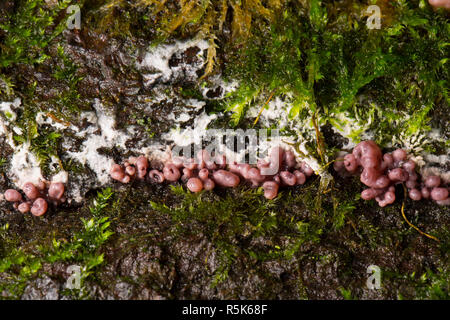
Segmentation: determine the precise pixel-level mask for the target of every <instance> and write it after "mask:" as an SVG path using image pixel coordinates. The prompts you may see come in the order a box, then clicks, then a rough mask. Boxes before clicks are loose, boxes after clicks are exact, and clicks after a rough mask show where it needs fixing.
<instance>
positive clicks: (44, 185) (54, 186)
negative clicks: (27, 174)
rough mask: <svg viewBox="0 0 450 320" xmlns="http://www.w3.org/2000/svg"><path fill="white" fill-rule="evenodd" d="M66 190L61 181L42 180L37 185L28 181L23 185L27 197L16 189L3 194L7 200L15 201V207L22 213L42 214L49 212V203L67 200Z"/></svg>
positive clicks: (55, 203)
mask: <svg viewBox="0 0 450 320" xmlns="http://www.w3.org/2000/svg"><path fill="white" fill-rule="evenodd" d="M64 191H65V187H64V184H63V183H61V182H49V181H40V182H39V183H38V184H37V185H34V184H33V183H31V182H26V183H25V184H24V185H23V186H22V192H23V193H24V195H25V197H23V196H22V194H21V193H20V192H19V191H17V190H15V189H8V190H6V191H5V193H4V195H3V196H4V198H5V200H6V201H9V202H13V206H14V208H15V209H17V210H19V211H20V212H21V213H28V212H31V214H32V215H34V216H42V215H43V214H45V213H46V212H47V210H48V205H49V203H52V204H54V205H58V204H60V203H63V202H65V201H66V199H65V197H64Z"/></svg>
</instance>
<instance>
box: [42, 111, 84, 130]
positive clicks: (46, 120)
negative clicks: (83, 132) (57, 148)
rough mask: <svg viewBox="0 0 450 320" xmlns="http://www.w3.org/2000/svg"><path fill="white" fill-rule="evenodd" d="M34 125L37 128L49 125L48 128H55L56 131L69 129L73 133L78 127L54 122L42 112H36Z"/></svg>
mask: <svg viewBox="0 0 450 320" xmlns="http://www.w3.org/2000/svg"><path fill="white" fill-rule="evenodd" d="M36 123H37V124H38V125H39V126H43V125H49V126H51V127H53V128H55V129H56V130H65V129H71V130H73V131H78V127H76V126H74V125H72V124H66V123H61V122H57V121H54V120H53V119H52V118H51V117H49V116H48V115H47V114H45V113H44V112H38V113H37V115H36Z"/></svg>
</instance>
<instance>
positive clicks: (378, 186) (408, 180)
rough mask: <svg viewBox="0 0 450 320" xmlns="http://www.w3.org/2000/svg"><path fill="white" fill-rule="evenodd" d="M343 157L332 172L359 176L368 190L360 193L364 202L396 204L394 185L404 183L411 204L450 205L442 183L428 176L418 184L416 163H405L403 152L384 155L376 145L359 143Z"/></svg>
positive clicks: (399, 150)
mask: <svg viewBox="0 0 450 320" xmlns="http://www.w3.org/2000/svg"><path fill="white" fill-rule="evenodd" d="M342 157H343V161H342V160H341V161H336V162H337V163H335V165H333V167H334V169H335V170H336V171H337V172H338V173H343V172H344V170H345V171H346V172H347V173H350V174H360V175H361V176H360V180H361V182H362V183H363V184H365V185H366V186H368V187H370V188H369V189H366V190H364V191H363V192H362V193H361V198H362V199H364V200H372V199H375V200H376V201H377V202H378V204H379V205H380V206H381V207H384V206H386V205H388V204H391V203H393V202H394V201H395V188H394V185H396V184H400V183H404V185H405V187H406V190H407V191H408V193H407V194H408V196H409V198H410V199H412V200H414V201H418V200H421V199H430V198H431V199H432V200H434V201H436V203H438V204H440V205H446V204H447V203H450V201H448V200H447V199H449V197H448V187H445V185H443V184H442V183H443V182H442V179H441V178H440V177H439V176H429V177H426V178H424V179H422V181H421V179H420V177H419V175H418V174H417V173H416V172H415V169H416V163H415V162H414V161H413V160H408V154H407V153H406V151H405V150H403V149H396V150H394V151H393V152H392V153H386V154H384V155H383V154H382V152H381V149H380V148H379V147H378V146H377V145H376V143H375V142H373V141H362V142H360V143H359V144H358V145H357V146H356V147H355V148H354V149H353V150H352V153H351V154H346V155H344V154H343V153H340V154H339V158H341V159H342ZM339 162H340V163H339ZM342 162H343V163H342Z"/></svg>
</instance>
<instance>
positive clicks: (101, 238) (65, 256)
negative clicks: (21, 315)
mask: <svg viewBox="0 0 450 320" xmlns="http://www.w3.org/2000/svg"><path fill="white" fill-rule="evenodd" d="M112 195H113V193H112V191H111V189H108V188H107V189H105V190H103V191H101V192H99V193H98V195H97V198H96V199H95V201H94V204H93V206H92V207H90V212H91V214H92V216H93V217H92V218H90V219H83V218H81V222H82V229H81V230H80V231H78V232H74V233H73V236H72V238H71V239H69V240H65V239H60V240H58V239H56V238H51V241H50V244H49V245H47V244H46V241H39V243H38V244H35V243H31V244H27V245H26V246H25V245H22V244H19V243H16V241H14V240H13V238H12V236H11V235H9V234H8V225H5V226H3V227H2V229H0V237H1V238H2V240H3V241H2V247H1V249H2V250H1V251H0V272H1V273H3V275H4V276H3V277H2V278H0V292H3V291H5V292H4V293H5V294H6V297H8V298H11V299H18V298H20V297H21V295H22V294H23V290H24V289H25V287H26V285H27V284H28V283H29V282H30V280H31V279H34V278H36V277H39V276H41V275H42V273H41V272H40V270H41V267H42V265H43V264H44V263H52V264H53V263H56V262H66V263H72V264H75V265H78V266H80V276H81V279H80V281H81V288H80V289H67V290H65V291H64V292H63V294H64V295H68V296H70V297H71V298H81V299H84V298H89V292H87V290H86V287H85V284H86V281H87V280H92V279H93V278H95V273H94V271H95V270H98V268H99V267H100V266H101V265H102V264H103V263H104V254H103V253H102V252H101V250H102V247H103V246H104V244H105V243H106V242H107V241H108V239H109V238H110V237H111V235H112V234H113V232H112V231H111V227H110V224H111V222H110V221H109V217H107V216H105V215H104V211H105V209H106V207H107V206H108V203H109V201H110V200H112ZM50 236H51V235H50Z"/></svg>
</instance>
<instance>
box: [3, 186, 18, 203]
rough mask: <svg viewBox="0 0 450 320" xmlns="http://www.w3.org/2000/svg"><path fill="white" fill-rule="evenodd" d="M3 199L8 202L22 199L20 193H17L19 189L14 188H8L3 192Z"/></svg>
mask: <svg viewBox="0 0 450 320" xmlns="http://www.w3.org/2000/svg"><path fill="white" fill-rule="evenodd" d="M4 196H5V200H6V201H9V202H18V201H22V195H21V194H20V193H19V191H17V190H14V189H8V190H6V191H5V193H4Z"/></svg>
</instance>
